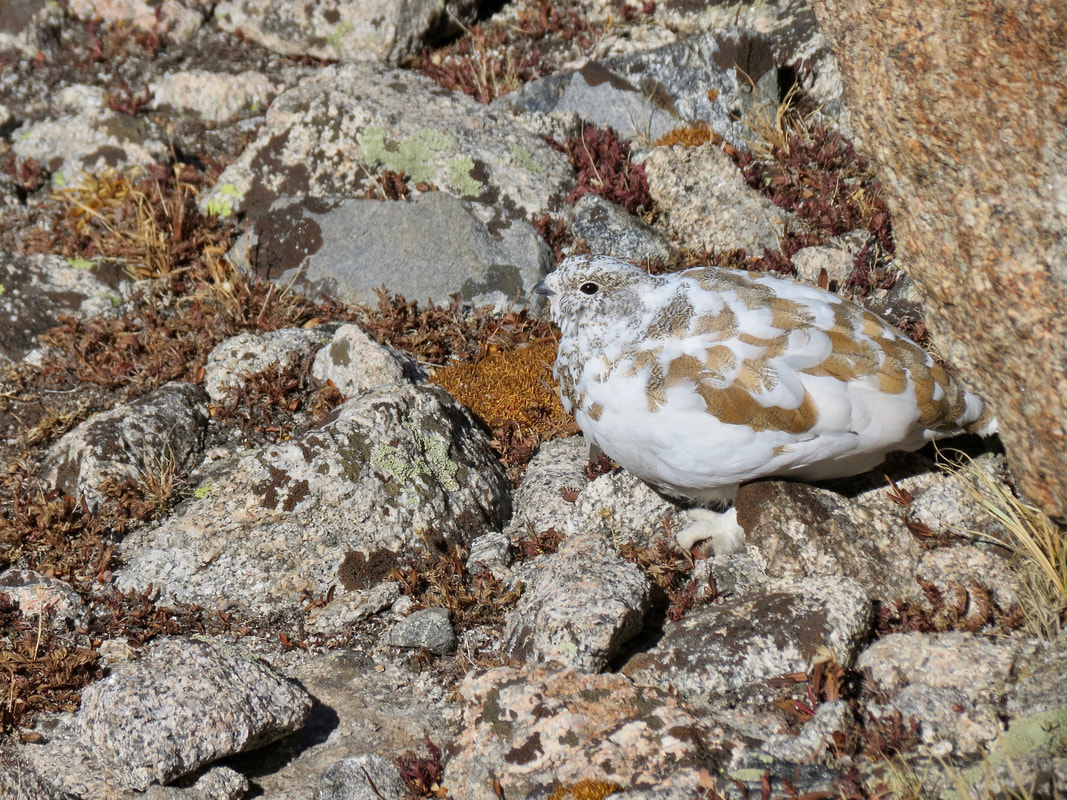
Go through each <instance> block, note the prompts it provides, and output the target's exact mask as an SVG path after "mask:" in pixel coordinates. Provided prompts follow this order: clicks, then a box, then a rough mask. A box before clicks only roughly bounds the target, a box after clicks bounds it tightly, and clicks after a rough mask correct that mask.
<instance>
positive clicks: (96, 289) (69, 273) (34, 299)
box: [0, 253, 117, 361]
mask: <svg viewBox="0 0 1067 800" xmlns="http://www.w3.org/2000/svg"><path fill="white" fill-rule="evenodd" d="M74 263H75V264H77V265H78V266H74V265H72V263H71V261H68V259H65V258H61V257H59V256H50V255H41V256H14V255H11V254H10V253H0V286H2V287H3V291H0V315H2V318H3V320H4V325H3V326H2V327H0V357H3V358H7V359H10V360H12V361H17V360H18V359H20V358H22V357H23V356H25V355H26V354H27V353H29V352H30V351H31V350H32V349H33V347H34V346H35V344H36V340H37V336H38V335H39V334H42V333H44V332H45V331H46V330H48V329H49V328H51V327H52V326H53V325H55V324H56V323H57V322H58V321H59V317H60V316H61V315H63V314H71V315H84V316H89V315H91V314H100V313H102V312H103V311H105V310H106V309H108V308H110V307H111V301H112V299H113V298H115V297H117V293H116V292H114V291H112V290H111V289H110V288H109V287H108V286H107V285H106V284H105V283H103V282H102V281H100V280H98V279H97V278H96V277H95V276H94V274H93V271H92V270H91V269H89V267H91V266H92V265H91V264H90V263H89V262H85V261H82V262H74ZM82 267H85V268H84V269H83V268H82Z"/></svg>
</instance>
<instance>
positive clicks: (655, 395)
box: [626, 347, 667, 412]
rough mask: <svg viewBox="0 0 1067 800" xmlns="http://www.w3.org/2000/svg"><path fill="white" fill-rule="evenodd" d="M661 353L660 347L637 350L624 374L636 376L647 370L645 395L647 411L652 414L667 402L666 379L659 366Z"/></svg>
mask: <svg viewBox="0 0 1067 800" xmlns="http://www.w3.org/2000/svg"><path fill="white" fill-rule="evenodd" d="M662 352H663V348H662V347H652V348H649V349H647V350H638V351H637V352H636V353H634V358H633V363H631V364H630V369H629V370H627V372H626V374H627V375H631V376H632V375H638V374H640V373H642V372H644V371H645V370H646V369H647V370H648V379H647V386H646V388H645V394H646V395H647V397H648V410H649V411H652V412H656V411H659V410H660V407H661V406H662V405H663V404H664V403H665V402H667V387H666V385H665V384H666V381H667V379H666V376H665V375H664V374H663V367H662V365H661V364H660V354H661V353H662Z"/></svg>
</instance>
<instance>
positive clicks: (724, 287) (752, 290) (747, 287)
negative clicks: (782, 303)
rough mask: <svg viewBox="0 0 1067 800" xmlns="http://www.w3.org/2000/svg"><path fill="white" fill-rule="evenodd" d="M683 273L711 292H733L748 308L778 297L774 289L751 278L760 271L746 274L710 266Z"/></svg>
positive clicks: (764, 303)
mask: <svg viewBox="0 0 1067 800" xmlns="http://www.w3.org/2000/svg"><path fill="white" fill-rule="evenodd" d="M682 275H684V276H686V277H691V278H695V279H696V281H697V283H698V284H699V285H700V288H701V289H705V290H707V291H709V292H719V293H728V292H732V293H733V295H734V296H735V297H736V298H737V299H738V300H740V301H741V302H742V303H744V305H746V306H747V307H748V308H757V307H759V306H762V305H766V304H767V303H768V302H770V301H771V300H774V299H776V296H775V294H774V292H773V291H771V290H770V289H769V288H767V287H766V286H763V285H761V284H758V283H753V281H752V280H751V278H753V277H756V276H758V275H759V273H749V274H748V275H747V276H746V275H739V274H737V273H734V272H723V271H722V270H717V269H715V268H709V269H693V270H686V271H685V272H683V273H682Z"/></svg>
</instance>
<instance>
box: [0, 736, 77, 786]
mask: <svg viewBox="0 0 1067 800" xmlns="http://www.w3.org/2000/svg"><path fill="white" fill-rule="evenodd" d="M0 796H2V797H11V798H17V799H18V800H81V798H76V797H75V796H74V795H72V794H70V793H69V792H65V791H63V790H62V789H60V788H58V787H56V786H55V784H54V783H53V782H52V781H50V780H48V779H47V778H46V777H44V776H42V775H40V774H38V773H37V771H36V770H35V769H34V768H33V766H32V765H31V764H30V763H29V762H28V761H27V760H26V759H25V758H24V757H23V756H22V754H21V753H20V752H19V750H18V748H17V746H16V745H15V743H14V742H13V741H11V740H10V737H4V739H0Z"/></svg>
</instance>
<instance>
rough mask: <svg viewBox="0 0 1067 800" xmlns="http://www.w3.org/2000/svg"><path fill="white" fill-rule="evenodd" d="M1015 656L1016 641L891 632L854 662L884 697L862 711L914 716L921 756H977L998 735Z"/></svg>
mask: <svg viewBox="0 0 1067 800" xmlns="http://www.w3.org/2000/svg"><path fill="white" fill-rule="evenodd" d="M1019 652H1020V643H1019V642H1018V641H1011V640H989V639H985V638H980V637H977V636H973V635H971V634H967V633H939V634H932V635H926V634H913V633H898V634H890V635H888V636H885V637H883V638H882V639H879V640H878V641H876V642H875V643H874V644H872V645H871V646H870V647H868V648H867V649H866V650H864V651H863V652H862V653H861V654H860V656H859V658H857V660H856V668H857V669H859V670H862V671H863V672H864V673H865V674H866V676H867V685H868V686H869V688H870V689H871V690H872V691H873V692H878V693H881V696H884V697H886V698H888V700H887V702H885V703H869V704H868V705H867V707H866V713H868V714H869V715H871V716H873V717H875V718H877V719H883V720H887V719H889V718H891V717H892V715H893V713H894V712H899V713H900V715H901V717H902V719H903V720H904V721H905V722H908V721H909V720H911V719H912V718H914V719H915V720H916V721H917V722H918V723H919V734H920V736H921V738H922V742H923V745H924V750H925V751H926V753H927V754H928V755H932V756H939V757H945V756H949V755H975V754H978V753H981V752H984V751H985V749H986V747H987V746H990V745H992V744H993V742H994V741H995V740H996V739H997V737H998V736H999V735H1000V733H1001V732H1002V731H1003V728H1004V726H1003V723H1002V721H1001V714H1002V711H1001V697H1002V696H1003V694H1004V691H1005V689H1006V687H1007V686H1008V685H1009V683H1010V681H1011V677H1012V672H1013V670H1014V669H1015V668H1016V667H1015V662H1016V658H1017V656H1018V654H1019Z"/></svg>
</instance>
